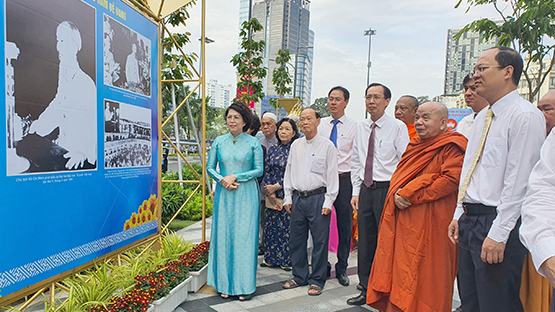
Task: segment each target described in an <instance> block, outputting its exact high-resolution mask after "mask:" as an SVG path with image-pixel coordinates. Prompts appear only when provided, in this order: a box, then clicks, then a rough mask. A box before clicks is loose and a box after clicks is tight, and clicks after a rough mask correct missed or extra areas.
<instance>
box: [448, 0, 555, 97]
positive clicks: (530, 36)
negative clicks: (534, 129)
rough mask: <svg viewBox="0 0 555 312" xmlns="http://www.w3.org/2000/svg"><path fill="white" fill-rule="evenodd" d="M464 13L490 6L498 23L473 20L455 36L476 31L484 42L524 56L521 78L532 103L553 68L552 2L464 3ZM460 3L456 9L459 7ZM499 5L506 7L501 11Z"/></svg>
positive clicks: (554, 32) (554, 27)
mask: <svg viewBox="0 0 555 312" xmlns="http://www.w3.org/2000/svg"><path fill="white" fill-rule="evenodd" d="M466 2H467V4H468V8H467V10H466V11H467V12H468V11H469V10H470V9H471V8H472V7H476V6H482V5H490V6H493V7H494V8H495V10H496V11H497V13H498V14H499V16H500V18H501V21H493V20H490V19H487V18H482V19H479V20H476V21H474V22H472V23H470V24H468V25H466V26H465V27H464V28H462V29H461V31H460V32H459V33H458V34H457V36H456V38H455V39H457V40H458V38H459V37H460V36H462V35H463V34H464V33H465V32H467V31H476V32H479V33H480V34H481V35H483V36H484V38H485V39H486V40H489V39H491V38H498V39H499V44H500V45H503V46H510V47H512V48H513V49H515V50H516V51H518V52H519V53H520V54H521V55H523V57H524V60H525V63H524V71H523V75H524V78H525V79H526V82H527V83H528V91H529V92H528V99H529V100H530V101H531V102H533V101H534V99H535V98H536V96H537V95H538V92H539V91H540V88H541V85H542V84H543V82H544V81H545V79H547V77H548V76H549V73H550V72H551V69H552V68H553V65H554V64H555V53H553V50H554V49H555V44H554V43H553V39H555V22H554V21H555V1H553V0H467V1H466ZM461 4H462V0H458V2H457V4H456V5H455V7H456V8H458V7H460V5H461ZM500 5H503V6H504V7H507V9H504V10H502V9H501V8H500ZM536 64H537V65H538V67H539V70H538V72H537V73H536V74H534V73H530V72H528V69H530V66H533V65H536Z"/></svg>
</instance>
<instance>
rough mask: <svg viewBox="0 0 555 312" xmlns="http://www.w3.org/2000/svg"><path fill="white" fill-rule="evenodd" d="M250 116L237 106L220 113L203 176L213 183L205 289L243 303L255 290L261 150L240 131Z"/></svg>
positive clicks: (253, 139) (261, 168)
mask: <svg viewBox="0 0 555 312" xmlns="http://www.w3.org/2000/svg"><path fill="white" fill-rule="evenodd" d="M251 116H252V113H251V112H250V110H249V109H248V108H247V107H246V106H244V105H242V104H237V103H234V104H231V106H229V108H228V109H227V110H226V112H225V118H226V124H227V127H228V130H229V133H227V134H224V135H221V136H219V137H217V138H216V139H215V140H214V142H213V143H212V147H211V149H210V153H209V155H208V161H207V166H206V168H207V172H208V175H210V177H212V178H213V179H214V180H215V181H216V182H217V184H216V190H215V193H214V211H213V215H212V230H211V239H210V254H209V259H208V285H211V286H213V287H214V288H215V289H216V291H218V292H219V293H221V296H222V297H223V298H227V297H229V296H230V295H234V296H239V299H240V300H248V299H250V298H251V297H252V294H253V293H254V292H255V291H256V268H257V263H258V262H257V260H258V259H257V252H258V224H259V217H260V216H259V214H260V210H259V209H260V208H259V207H260V195H259V186H258V182H257V180H256V178H257V177H260V176H261V175H262V174H263V159H262V157H263V156H262V147H261V145H260V143H259V142H258V140H257V139H256V138H254V137H252V136H250V135H248V134H246V133H245V131H246V130H247V129H248V128H249V125H250V121H251V118H252V117H251Z"/></svg>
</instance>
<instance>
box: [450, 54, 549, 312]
mask: <svg viewBox="0 0 555 312" xmlns="http://www.w3.org/2000/svg"><path fill="white" fill-rule="evenodd" d="M522 69H523V60H522V57H521V56H520V55H519V54H518V52H516V51H515V50H513V49H511V48H506V47H497V48H492V49H489V50H486V51H484V53H483V54H482V55H481V56H480V58H479V59H478V61H477V63H476V66H475V68H474V75H473V78H474V82H475V85H476V92H477V93H478V94H479V95H480V96H482V97H483V98H484V99H486V101H488V103H491V106H490V107H489V108H488V109H483V110H482V111H481V112H480V113H479V114H478V116H477V117H476V120H475V121H474V125H475V130H474V131H473V132H472V134H471V135H470V139H469V142H468V148H467V150H466V154H465V159H464V164H463V169H462V173H461V182H460V187H459V203H458V204H457V209H456V210H455V214H454V217H453V221H452V222H451V225H450V226H449V233H448V235H449V237H450V238H451V240H452V241H453V242H456V243H458V246H459V255H458V269H459V272H458V276H457V278H458V282H459V293H460V295H461V303H462V310H463V311H522V310H523V308H522V304H521V302H520V299H519V289H520V281H521V273H522V264H523V261H524V257H525V255H526V249H525V248H524V246H522V244H521V243H520V241H519V239H518V232H519V227H520V208H521V205H522V201H523V199H524V195H525V193H526V185H527V181H528V178H529V176H530V172H531V171H532V167H533V165H534V164H535V163H536V162H537V161H538V158H539V152H540V148H541V145H542V143H543V141H544V138H545V120H544V118H543V116H542V114H541V112H540V111H539V110H538V109H537V108H536V107H534V105H532V104H531V103H530V102H528V101H526V100H525V99H523V98H522V97H520V96H519V95H518V93H517V91H516V89H517V85H518V82H519V80H520V76H521V74H522Z"/></svg>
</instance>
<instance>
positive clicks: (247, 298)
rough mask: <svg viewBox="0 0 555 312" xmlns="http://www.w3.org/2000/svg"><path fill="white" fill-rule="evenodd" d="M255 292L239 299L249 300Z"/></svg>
mask: <svg viewBox="0 0 555 312" xmlns="http://www.w3.org/2000/svg"><path fill="white" fill-rule="evenodd" d="M252 296H253V294H249V295H241V296H239V301H248V300H251V299H252Z"/></svg>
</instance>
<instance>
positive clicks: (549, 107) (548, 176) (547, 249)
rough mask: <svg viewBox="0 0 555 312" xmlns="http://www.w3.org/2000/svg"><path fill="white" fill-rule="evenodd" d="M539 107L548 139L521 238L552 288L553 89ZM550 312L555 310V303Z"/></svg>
mask: <svg viewBox="0 0 555 312" xmlns="http://www.w3.org/2000/svg"><path fill="white" fill-rule="evenodd" d="M538 108H539V109H540V110H541V111H542V112H543V116H544V117H545V125H546V128H547V134H548V136H547V139H546V140H545V143H544V144H543V147H542V150H541V154H540V160H539V161H538V163H537V164H536V166H535V167H534V170H532V174H531V175H530V179H529V180H528V191H527V193H526V198H525V200H524V203H523V204H522V227H521V230H520V239H521V241H522V242H523V243H524V245H525V246H526V247H527V248H528V250H530V253H531V255H532V262H533V263H534V266H535V267H536V270H537V271H538V272H539V273H540V274H542V275H544V276H545V277H547V278H548V279H549V281H550V282H551V285H553V286H555V222H554V221H555V154H554V152H555V131H552V129H553V128H554V127H555V90H550V91H548V92H547V94H545V95H544V96H543V97H542V98H541V99H540V100H539V101H538ZM551 311H555V300H552V307H551Z"/></svg>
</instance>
